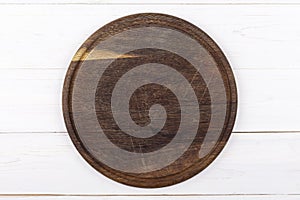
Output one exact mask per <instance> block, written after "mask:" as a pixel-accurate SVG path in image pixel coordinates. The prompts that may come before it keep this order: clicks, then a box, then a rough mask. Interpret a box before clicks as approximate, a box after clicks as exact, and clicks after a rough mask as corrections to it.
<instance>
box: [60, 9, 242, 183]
mask: <svg viewBox="0 0 300 200" xmlns="http://www.w3.org/2000/svg"><path fill="white" fill-rule="evenodd" d="M176 74H178V75H176ZM158 105H160V106H158ZM236 110H237V90H236V85H235V81H234V76H233V73H232V71H231V68H230V65H229V63H228V61H227V59H226V57H225V56H224V54H223V53H222V51H221V49H220V48H219V47H218V46H217V45H216V43H215V42H214V41H213V40H212V39H211V38H210V37H209V36H207V35H206V34H205V33H204V32H203V31H202V30H200V29H199V28H198V27H196V26H194V25H192V24H190V23H188V22H186V21H184V20H182V19H179V18H176V17H173V16H168V15H163V14H152V13H145V14H136V15H131V16H127V17H123V18H121V19H118V20H115V21H113V22H111V23H109V24H107V25H105V26H104V27H102V28H100V29H99V30H98V31H96V32H95V33H94V34H93V35H92V36H91V37H90V38H89V39H88V40H87V41H85V43H84V44H83V45H82V46H81V48H80V49H79V50H78V52H77V53H76V55H75V56H74V58H73V60H72V62H71V64H70V67H69V69H68V72H67V75H66V78H65V83H64V89H63V112H64V118H65V123H66V127H67V129H68V132H69V135H70V137H71V138H72V141H73V143H74V144H75V146H76V148H77V149H78V151H79V152H80V153H81V155H82V156H83V157H84V158H85V159H86V160H87V162H89V163H90V164H91V165H92V166H93V167H94V168H95V169H96V170H98V171H99V172H101V173H102V174H104V175H105V176H107V177H109V178H111V179H113V180H115V181H118V182H120V183H124V184H127V185H131V186H136V187H145V188H154V187H163V186H169V185H173V184H176V183H179V182H182V181H184V180H187V179H189V178H190V177H192V176H194V175H196V174H197V173H199V172H201V171H202V170H203V169H205V168H206V167H207V166H208V165H209V164H210V163H211V162H212V161H213V160H214V159H215V158H216V157H217V155H218V154H219V153H220V152H221V150H222V149H223V147H224V146H225V144H226V142H227V141H228V139H229V136H230V134H231V131H232V129H233V125H234V121H235V116H236ZM116 117H117V118H116Z"/></svg>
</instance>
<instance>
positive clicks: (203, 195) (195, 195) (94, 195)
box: [0, 193, 300, 198]
mask: <svg viewBox="0 0 300 200" xmlns="http://www.w3.org/2000/svg"><path fill="white" fill-rule="evenodd" d="M31 196H38V197H222V196H300V193H299V194H264V193H262V194H0V198H1V197H31Z"/></svg>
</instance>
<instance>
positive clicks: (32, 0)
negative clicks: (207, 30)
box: [0, 0, 299, 5]
mask: <svg viewBox="0 0 300 200" xmlns="http://www.w3.org/2000/svg"><path fill="white" fill-rule="evenodd" d="M298 3H299V1H298V0H286V1H284V0H244V1H241V0H186V1H184V0H164V1H160V0H139V1H137V0H47V1H45V0H9V1H8V0H0V4H16V5H18V4H21V5H22V4H26V5H32V4H33V5H36V4H56V5H57V4H121V5H123V4H140V5H143V4H208V5H211V4H212V5H216V4H237V5H257V4H258V5H263V4H280V5H286V4H288V5H290V4H298Z"/></svg>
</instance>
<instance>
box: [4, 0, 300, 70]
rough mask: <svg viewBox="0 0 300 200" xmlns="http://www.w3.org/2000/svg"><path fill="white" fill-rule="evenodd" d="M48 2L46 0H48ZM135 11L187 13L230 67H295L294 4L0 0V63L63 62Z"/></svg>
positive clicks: (298, 12)
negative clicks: (28, 0) (27, 1)
mask: <svg viewBox="0 0 300 200" xmlns="http://www.w3.org/2000/svg"><path fill="white" fill-rule="evenodd" d="M50 2H51V1H50ZM137 12H139V13H140V12H160V13H166V14H171V15H176V16H178V17H181V18H183V19H186V20H188V21H190V22H192V23H194V24H195V25H197V26H199V27H201V28H202V29H203V30H204V31H206V32H207V33H208V34H209V35H210V36H211V37H212V38H214V39H215V40H216V42H217V43H218V44H219V45H220V47H221V48H222V49H223V50H224V52H225V54H226V55H227V57H228V59H229V60H230V62H231V64H232V66H233V68H235V69H240V68H260V69H261V68H281V69H286V68H298V69H299V68H300V57H299V55H298V52H299V46H300V37H299V33H300V26H297V24H298V19H299V18H300V4H299V5H282V6H280V5H236V4H234V5H232V4H230V5H226V4H225V5H222V4H220V5H94V4H92V5H80V4H79V5H67V4H64V5H48V4H47V5H17V6H16V5H1V6H0V24H1V32H0V42H1V46H2V48H1V49H0V54H1V58H0V63H1V64H0V67H1V68H65V67H66V66H68V64H69V62H70V60H71V58H72V56H73V55H74V53H75V52H76V50H77V49H78V48H79V46H80V45H81V44H82V43H83V42H84V41H85V39H87V38H88V36H90V35H91V34H92V33H93V32H94V31H96V30H97V29H98V28H100V27H101V26H103V25H104V24H106V23H108V22H110V21H112V20H114V19H117V18H120V17H122V16H125V15H129V14H133V13H137Z"/></svg>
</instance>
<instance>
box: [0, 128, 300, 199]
mask: <svg viewBox="0 0 300 200" xmlns="http://www.w3.org/2000/svg"><path fill="white" fill-rule="evenodd" d="M299 143H300V133H289V134H285V133H273V134H263V133H257V134H246V133H243V134H233V135H232V137H231V139H230V141H229V143H228V144H227V146H226V147H225V149H224V151H223V152H222V153H221V154H220V156H219V157H218V158H217V159H216V160H215V162H213V163H212V164H211V165H210V166H209V167H208V168H207V169H205V170H204V171H203V172H202V173H200V174H198V175H197V176H195V177H194V178H192V179H190V180H188V181H186V182H184V183H181V184H178V185H175V186H171V187H167V188H160V189H155V190H154V189H139V188H133V187H128V186H124V185H121V184H118V183H116V182H114V181H111V180H109V179H108V178H105V177H104V176H102V175H101V174H99V173H98V172H96V171H95V170H94V169H92V168H91V167H90V166H89V165H88V164H87V163H86V162H85V161H84V160H83V159H82V158H81V157H80V156H79V153H78V152H77V151H76V150H75V148H74V147H73V145H72V144H71V141H70V139H69V138H68V136H67V135H66V134H53V133H49V134H46V133H43V134H39V133H32V134H18V133H11V134H0V185H1V187H0V194H75V195H87V194H89V195H90V194H96V195H109V194H110V195H111V194H114V195H116V194H118V195H124V194H127V195H128V194H131V195H132V194H133V195H137V194H139V195H154V194H169V195H176V194H193V195H197V194H201V195H228V194H231V195H232V194H235V195H239V194H247V195H250V194H253V195H258V194H264V195H267V194H268V195H270V194H276V195H279V194H281V195H282V194H298V195H299V188H300V171H299V168H300V157H299V154H300V146H299ZM237 198H238V197H237Z"/></svg>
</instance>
